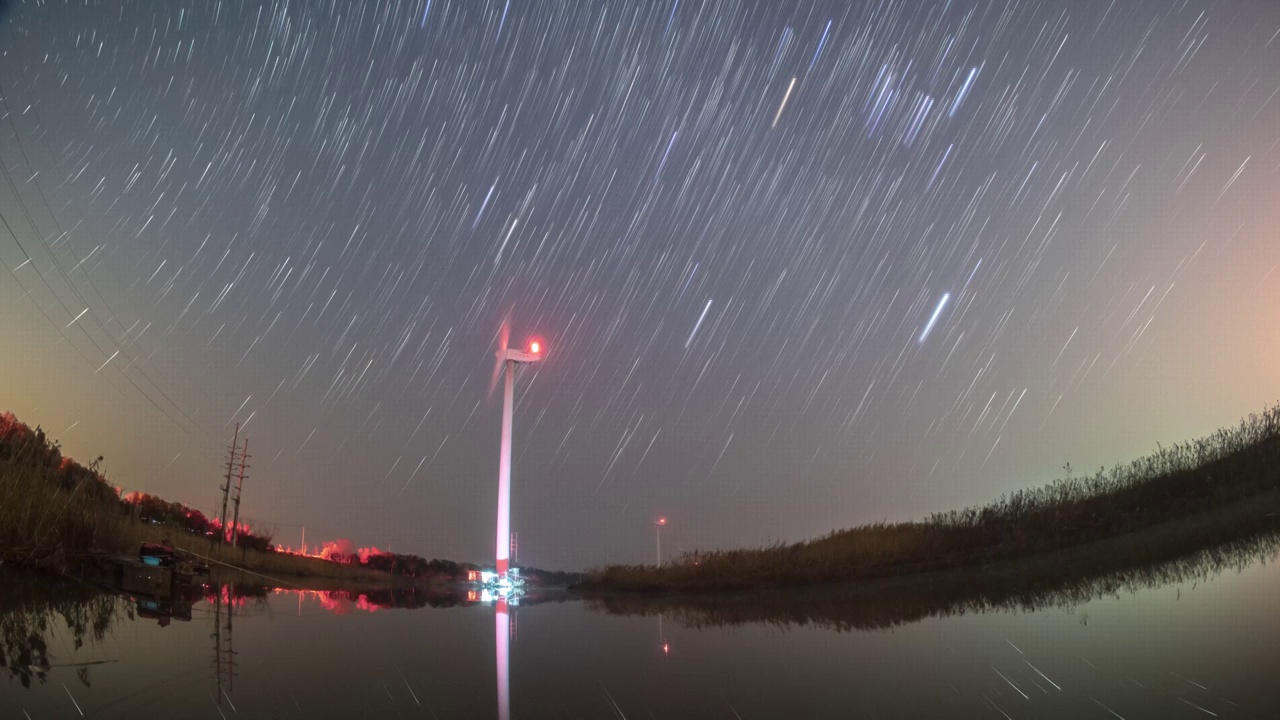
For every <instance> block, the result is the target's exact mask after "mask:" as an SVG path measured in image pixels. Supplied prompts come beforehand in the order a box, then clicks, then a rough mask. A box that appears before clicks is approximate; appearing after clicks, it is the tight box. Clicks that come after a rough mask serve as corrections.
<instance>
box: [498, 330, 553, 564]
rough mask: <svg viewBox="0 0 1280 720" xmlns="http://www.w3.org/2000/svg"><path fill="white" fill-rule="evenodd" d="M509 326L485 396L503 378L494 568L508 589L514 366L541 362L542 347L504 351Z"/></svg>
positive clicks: (501, 336) (534, 345)
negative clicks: (503, 376) (499, 378)
mask: <svg viewBox="0 0 1280 720" xmlns="http://www.w3.org/2000/svg"><path fill="white" fill-rule="evenodd" d="M510 332H511V330H510V326H509V324H508V323H507V321H505V320H504V321H503V323H502V328H501V329H500V330H499V332H498V352H497V353H496V355H497V362H496V363H495V364H494V366H493V377H491V378H490V379H489V394H490V395H492V394H493V390H494V388H495V387H497V385H498V376H499V375H506V382H505V384H504V386H503V389H502V450H501V455H499V460H498V535H497V550H498V552H497V566H498V568H497V569H498V578H497V582H498V584H499V585H508V584H509V579H508V577H507V570H508V566H509V564H510V553H511V412H512V405H513V404H514V398H515V382H516V365H524V364H528V363H535V362H538V361H540V360H542V343H540V342H538V341H537V340H534V341H532V342H530V343H529V350H528V352H526V351H524V350H513V349H511V348H508V347H507V339H508V336H509V335H510Z"/></svg>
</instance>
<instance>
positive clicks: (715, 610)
mask: <svg viewBox="0 0 1280 720" xmlns="http://www.w3.org/2000/svg"><path fill="white" fill-rule="evenodd" d="M1277 510H1280V491H1272V492H1269V493H1266V494H1265V495H1263V496H1260V497H1259V498H1256V499H1251V500H1249V501H1246V502H1241V503H1237V504H1235V505H1232V506H1230V507H1226V508H1221V509H1219V510H1216V511H1212V512H1209V513H1202V514H1200V515H1198V516H1196V517H1195V518H1192V519H1189V520H1188V521H1186V522H1179V523H1168V524H1165V525H1162V526H1159V527H1155V528H1151V529H1149V530H1144V531H1141V532H1137V533H1132V534H1128V535H1125V536H1122V537H1116V538H1111V539H1108V540H1102V541H1098V542H1094V543H1088V544H1085V545H1080V546H1077V547H1074V548H1070V549H1067V550H1062V551H1059V552H1052V553H1042V554H1039V555H1033V556H1029V557H1023V558H1017V559H1011V560H1005V561H1002V562H997V563H991V564H988V565H984V566H982V567H978V568H955V569H950V570H942V571H938V572H933V573H925V574H918V575H908V576H898V577H892V578H882V579H879V580H867V581H859V582H853V583H839V584H831V585H822V586H814V587H808V588H803V589H770V590H744V591H735V592H725V593H665V594H637V593H619V594H599V595H594V596H592V595H589V596H588V597H587V605H588V607H589V608H591V609H593V610H596V611H599V612H606V613H610V614H615V615H639V616H654V615H658V614H659V613H661V614H663V615H664V616H665V617H667V618H670V619H673V620H674V621H676V622H678V623H681V624H683V625H685V626H688V627H717V626H733V625H746V624H764V625H771V626H776V627H787V626H791V625H809V624H812V625H815V626H818V627H824V628H828V629H834V630H842V631H843V630H879V629H886V628H891V627H895V626H898V625H902V624H905V623H911V622H916V621H918V620H922V619H924V618H927V617H934V616H948V615H962V614H965V613H981V612H992V611H1023V612H1032V611H1037V610H1043V609H1048V608H1074V607H1076V606H1078V605H1081V604H1083V603H1085V602H1088V601H1090V600H1094V599H1097V598H1102V597H1111V596H1116V595H1119V594H1120V593H1135V592H1137V591H1138V590H1141V589H1144V588H1154V587H1164V586H1168V585H1173V584H1178V583H1188V582H1193V581H1201V580H1207V579H1208V578H1211V577H1214V576H1216V575H1219V574H1221V573H1222V572H1225V571H1228V570H1235V571H1240V570H1243V569H1244V568H1245V567H1247V566H1249V565H1251V564H1253V563H1255V562H1259V561H1274V559H1275V558H1276V557H1277V555H1278V554H1280V514H1278V513H1277Z"/></svg>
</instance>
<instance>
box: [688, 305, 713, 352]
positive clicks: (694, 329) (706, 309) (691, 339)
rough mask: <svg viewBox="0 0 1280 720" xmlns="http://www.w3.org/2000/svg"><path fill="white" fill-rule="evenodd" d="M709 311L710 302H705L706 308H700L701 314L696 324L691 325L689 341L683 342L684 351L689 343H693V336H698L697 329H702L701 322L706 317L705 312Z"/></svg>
mask: <svg viewBox="0 0 1280 720" xmlns="http://www.w3.org/2000/svg"><path fill="white" fill-rule="evenodd" d="M710 309H711V301H710V300H708V301H707V306H706V307H704V308H702V314H701V315H699V316H698V322H696V323H694V324H693V332H691V333H689V339H688V340H685V341H684V349H685V350H688V349H689V343H691V342H693V336H694V335H697V334H698V328H700V327H702V321H703V319H705V318H706V317H707V311H708V310H710Z"/></svg>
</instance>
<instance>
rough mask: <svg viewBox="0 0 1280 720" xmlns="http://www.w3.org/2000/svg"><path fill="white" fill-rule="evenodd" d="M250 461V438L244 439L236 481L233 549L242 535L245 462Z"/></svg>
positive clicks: (232, 534) (232, 527)
mask: <svg viewBox="0 0 1280 720" xmlns="http://www.w3.org/2000/svg"><path fill="white" fill-rule="evenodd" d="M248 459H249V438H248V436H246V437H245V439H244V450H242V451H240V477H239V479H237V480H236V514H235V519H233V520H232V521H231V547H235V546H236V538H237V537H239V535H240V492H241V489H242V488H243V487H244V469H245V464H244V463H245V461H246V460H248Z"/></svg>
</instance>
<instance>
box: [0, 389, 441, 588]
mask: <svg viewBox="0 0 1280 720" xmlns="http://www.w3.org/2000/svg"><path fill="white" fill-rule="evenodd" d="M101 459H102V458H98V460H97V461H94V462H93V463H91V464H90V465H89V466H87V467H86V466H83V465H80V464H79V463H77V462H75V461H74V460H72V459H71V458H67V457H64V456H63V455H62V453H61V449H60V448H59V447H58V445H57V443H56V442H53V441H51V440H50V439H49V438H47V437H46V436H45V434H44V432H43V431H42V430H41V429H40V428H39V427H37V428H35V429H34V430H33V429H31V428H30V427H29V426H27V425H26V424H24V423H22V422H20V421H18V420H17V418H15V417H14V416H13V415H12V414H11V413H0V565H6V566H10V567H18V568H25V569H30V570H36V571H43V572H46V573H51V574H62V573H66V572H69V571H73V570H74V569H75V568H76V567H77V566H78V565H80V564H81V563H83V562H85V561H86V560H87V559H88V558H91V557H94V556H102V555H113V554H123V555H131V556H136V555H137V553H138V549H139V547H140V545H141V544H142V543H144V542H149V543H157V544H162V545H167V546H171V547H175V548H178V549H181V550H184V551H186V552H189V553H191V554H194V555H197V556H199V557H200V558H201V559H203V560H205V561H206V562H208V563H209V564H210V565H211V566H221V567H234V568H238V569H242V570H247V571H251V572H253V573H257V574H261V575H264V576H271V577H279V578H294V579H297V578H322V579H325V580H326V581H330V582H334V583H339V584H342V585H344V586H345V585H357V584H359V585H361V586H362V587H368V586H377V587H383V588H386V587H393V586H396V585H397V584H401V579H399V578H397V576H396V574H395V573H392V572H389V571H387V570H384V569H382V568H373V567H369V566H367V565H365V564H363V563H357V562H345V563H340V562H332V561H330V560H326V559H322V558H315V557H307V556H303V555H295V554H292V553H284V552H274V551H272V545H271V543H270V538H269V537H266V536H262V535H255V534H249V533H243V532H241V533H240V534H239V535H238V539H239V540H241V542H240V544H239V545H238V546H237V547H233V546H232V545H231V544H230V543H229V542H225V539H226V537H229V536H224V533H223V532H221V531H219V530H213V531H200V532H196V531H193V529H195V530H197V531H199V530H201V529H202V528H201V527H199V526H196V525H194V524H193V521H192V516H195V515H199V513H198V512H196V511H190V510H188V511H187V512H186V513H185V514H182V513H179V514H177V515H176V516H175V517H176V518H177V519H176V520H173V519H167V518H166V519H165V520H163V521H161V520H157V519H155V518H148V517H147V516H146V515H145V514H144V513H142V512H140V508H139V506H137V505H134V504H130V503H128V502H126V501H125V500H124V499H122V498H121V496H120V491H119V488H116V487H115V486H113V485H112V484H111V483H109V482H108V481H107V480H106V478H104V477H103V476H102V474H101V473H99V472H98V469H97V466H98V463H99V462H100V461H101ZM173 507H178V508H183V507H185V506H181V505H177V504H173ZM200 519H201V521H203V516H200ZM184 523H185V524H184ZM218 527H220V526H218ZM395 559H397V560H399V559H402V558H400V556H396V558H395ZM414 559H417V558H414ZM391 566H392V567H394V565H391Z"/></svg>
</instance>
